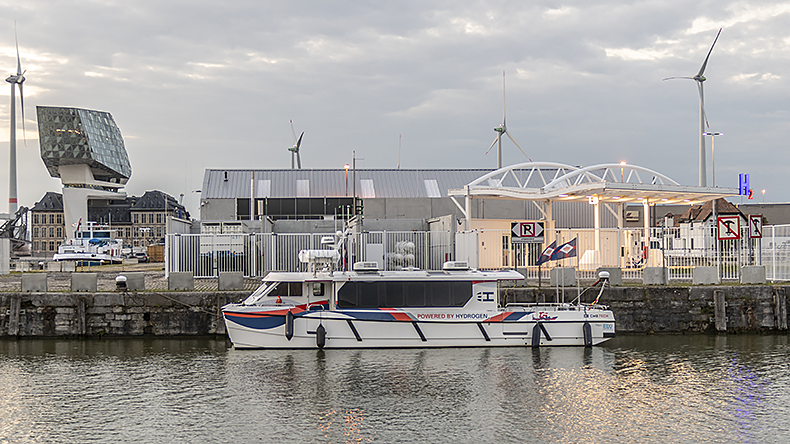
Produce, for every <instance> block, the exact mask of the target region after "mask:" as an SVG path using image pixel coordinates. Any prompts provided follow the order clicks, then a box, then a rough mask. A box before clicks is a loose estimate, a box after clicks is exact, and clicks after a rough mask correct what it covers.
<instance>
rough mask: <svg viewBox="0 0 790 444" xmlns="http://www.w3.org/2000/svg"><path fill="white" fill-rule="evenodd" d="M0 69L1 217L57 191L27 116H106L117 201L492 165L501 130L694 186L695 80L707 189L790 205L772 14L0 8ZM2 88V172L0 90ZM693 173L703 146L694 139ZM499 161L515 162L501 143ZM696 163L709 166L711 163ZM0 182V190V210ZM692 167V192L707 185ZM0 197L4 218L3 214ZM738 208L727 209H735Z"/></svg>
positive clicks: (557, 5) (786, 43)
mask: <svg viewBox="0 0 790 444" xmlns="http://www.w3.org/2000/svg"><path fill="white" fill-rule="evenodd" d="M0 11H2V13H1V14H0V17H2V19H1V20H0V67H2V69H4V70H5V73H6V75H8V74H11V73H13V72H14V71H15V69H16V50H15V48H14V21H15V20H16V22H17V32H18V36H19V50H20V53H21V58H22V68H23V69H26V70H27V72H26V74H25V76H26V78H27V81H26V82H25V85H24V91H25V129H26V139H27V140H26V141H25V142H26V144H25V143H23V142H22V140H21V138H22V132H21V124H20V125H19V128H20V129H19V130H18V136H19V137H20V141H19V143H18V151H19V153H18V157H19V176H20V179H19V202H20V205H26V206H32V205H33V204H34V203H35V202H36V201H37V200H38V199H40V198H41V196H43V194H44V193H45V192H46V191H59V188H60V185H59V181H58V180H56V179H51V178H50V177H49V175H48V174H47V171H46V169H45V168H44V165H43V163H42V161H41V159H40V157H39V147H38V134H37V131H36V130H37V125H36V113H35V107H36V106H37V105H47V106H70V107H80V108H87V109H95V110H101V111H108V112H110V113H112V115H113V117H114V118H115V121H116V122H117V124H118V126H119V127H120V128H121V132H122V133H123V136H124V139H125V142H126V149H127V151H128V153H129V157H130V160H131V162H132V169H133V173H132V177H131V179H130V180H129V183H128V186H127V188H126V191H127V193H129V194H134V195H141V194H142V193H143V192H144V191H145V190H151V189H160V190H163V191H166V192H168V193H170V194H172V195H174V196H178V195H179V194H181V193H184V194H185V200H184V203H185V204H186V205H187V206H188V208H189V209H190V210H192V211H193V214H195V215H197V214H196V212H195V211H194V210H195V208H196V207H197V204H198V199H199V195H198V194H197V193H193V191H194V190H198V189H200V187H201V183H202V178H203V171H204V170H205V169H206V168H288V167H290V154H289V152H288V151H287V149H288V147H289V146H291V145H292V144H293V137H292V135H291V127H290V124H289V120H291V119H292V120H293V124H294V127H295V129H296V132H297V134H299V133H300V132H302V131H304V132H305V135H304V140H303V144H302V150H301V153H302V164H303V167H304V168H342V166H343V165H344V164H345V163H347V162H350V160H351V156H352V154H351V153H352V150H356V155H357V157H358V158H360V159H361V160H358V161H357V166H358V167H359V168H395V167H396V166H397V165H398V140H399V136H401V137H402V148H401V153H400V165H401V168H479V167H491V168H493V167H495V166H496V152H495V150H492V151H491V152H490V153H488V155H486V154H485V151H486V149H487V148H488V146H489V145H490V144H491V142H492V141H493V140H494V136H495V133H494V131H493V128H494V127H495V126H497V125H498V124H499V123H501V120H502V73H503V72H505V73H506V79H507V81H506V83H507V123H508V130H509V132H510V133H511V134H512V136H513V137H514V138H515V139H516V141H518V143H519V145H521V147H522V148H524V150H525V151H526V152H527V153H528V154H529V156H530V157H531V158H532V159H533V160H535V161H555V162H562V163H567V164H572V165H580V166H588V165H593V164H599V163H610V162H620V161H623V160H625V161H627V162H628V163H631V164H636V165H640V166H644V167H647V168H651V169H654V170H657V171H660V172H662V173H664V174H666V175H668V176H670V177H672V178H673V179H675V180H677V181H678V182H680V183H681V184H684V185H696V184H697V170H698V136H697V134H698V132H699V120H698V103H699V95H698V93H697V88H696V85H695V83H694V82H693V81H691V80H673V81H662V79H663V78H665V77H669V76H693V75H694V74H696V73H697V71H698V70H699V69H700V66H701V65H702V62H703V60H704V58H705V55H706V54H707V52H708V49H709V48H710V45H711V44H712V43H713V39H714V38H715V36H716V33H717V32H718V30H719V28H723V31H722V33H721V37H720V38H719V40H718V42H717V44H716V47H715V49H714V50H713V53H712V55H711V57H710V61H709V63H708V66H707V69H706V71H705V77H707V81H706V82H705V102H706V110H707V115H708V120H709V121H710V130H711V131H720V132H723V133H724V136H721V137H717V138H716V142H715V148H716V158H715V160H716V184H717V185H719V186H726V187H737V180H738V173H742V172H746V173H750V174H751V177H752V188H754V189H755V193H756V196H755V198H756V201H760V200H762V195H761V191H762V189H766V193H765V200H766V201H771V202H788V201H790V186H788V185H787V179H786V178H787V176H788V168H787V167H788V165H790V150H788V144H789V143H790V125H789V123H790V113H788V109H789V108H790V74H788V73H790V51H789V49H790V2H788V3H782V2H774V1H749V2H746V1H726V0H725V1H715V2H714V1H699V2H688V1H679V0H675V1H673V0H662V1H643V2H640V1H636V2H624V1H620V0H618V1H576V2H574V1H569V2H549V1H534V2H516V1H487V2H485V1H433V2H426V1H386V2H385V1H378V2H370V1H359V0H358V1H298V0H296V1H289V2H283V1H277V2H275V1H228V2H217V1H202V0H189V1H162V0H159V1H134V2H128V1H112V0H101V1H69V2H52V1H37V0H26V1H24V2H20V1H6V0H0ZM5 85H6V86H5V87H0V94H2V96H3V97H4V98H0V159H2V163H1V164H0V165H6V166H7V159H8V139H9V136H8V131H9V110H10V108H9V107H10V103H9V93H10V85H8V84H5ZM707 149H708V162H709V163H710V158H711V156H710V143H708V148H707ZM503 157H504V164H506V165H507V164H513V163H518V162H522V161H526V158H525V157H524V155H523V154H521V152H520V151H519V150H518V148H516V147H515V146H514V145H513V144H512V143H510V142H509V141H506V142H505V145H504V156H503ZM709 168H710V167H709ZM7 174H8V173H7V168H6V170H2V168H0V196H7V193H8V179H7V177H8V176H7ZM710 180H711V179H710V172H709V173H708V181H709V183H710ZM6 201H7V199H6V197H3V198H2V199H1V200H0V202H1V203H0V212H4V211H6V209H7V203H6ZM737 201H739V199H736V202H737Z"/></svg>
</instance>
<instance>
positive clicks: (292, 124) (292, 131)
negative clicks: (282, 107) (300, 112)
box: [291, 120, 296, 144]
mask: <svg viewBox="0 0 790 444" xmlns="http://www.w3.org/2000/svg"><path fill="white" fill-rule="evenodd" d="M291 134H293V136H294V144H295V143H296V131H294V121H293V120H291Z"/></svg>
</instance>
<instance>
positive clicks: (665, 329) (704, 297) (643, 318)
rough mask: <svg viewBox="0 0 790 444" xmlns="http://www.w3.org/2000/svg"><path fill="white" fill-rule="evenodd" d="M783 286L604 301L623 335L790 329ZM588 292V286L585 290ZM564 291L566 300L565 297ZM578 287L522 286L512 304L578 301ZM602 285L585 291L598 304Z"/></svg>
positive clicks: (616, 295)
mask: <svg viewBox="0 0 790 444" xmlns="http://www.w3.org/2000/svg"><path fill="white" fill-rule="evenodd" d="M788 288H790V287H785V286H777V285H715V286H714V285H710V286H707V285H706V286H676V287H670V286H633V287H610V288H607V289H605V290H604V292H603V295H602V296H601V299H600V300H599V303H600V304H603V305H608V306H609V308H610V309H611V310H612V311H613V312H614V317H615V321H616V327H615V328H616V330H617V332H620V333H713V332H717V331H718V332H730V333H746V332H755V333H756V332H768V331H777V332H779V331H787V297H786V294H787V289H788ZM582 290H583V289H582ZM563 292H564V299H563ZM577 294H578V290H577V289H576V288H568V287H566V288H565V289H559V290H558V289H555V288H543V289H537V288H529V287H517V288H508V289H507V290H505V296H504V297H505V298H506V299H505V301H506V303H514V302H517V303H535V302H555V301H564V302H571V301H573V300H574V299H575V298H576V296H577ZM597 294H598V289H590V290H588V291H587V292H585V293H583V294H582V297H581V299H582V302H583V303H590V302H592V301H593V300H594V299H595V297H596V296H597Z"/></svg>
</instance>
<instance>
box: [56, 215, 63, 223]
mask: <svg viewBox="0 0 790 444" xmlns="http://www.w3.org/2000/svg"><path fill="white" fill-rule="evenodd" d="M55 219H56V220H57V223H59V224H62V223H63V215H62V214H58V216H57V217H56V218H55Z"/></svg>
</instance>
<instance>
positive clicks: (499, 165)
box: [486, 71, 532, 169]
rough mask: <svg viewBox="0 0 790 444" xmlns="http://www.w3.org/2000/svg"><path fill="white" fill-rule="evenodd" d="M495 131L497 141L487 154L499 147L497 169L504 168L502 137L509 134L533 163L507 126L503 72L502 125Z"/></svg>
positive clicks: (492, 144) (503, 74) (495, 140)
mask: <svg viewBox="0 0 790 444" xmlns="http://www.w3.org/2000/svg"><path fill="white" fill-rule="evenodd" d="M494 131H496V133H497V134H496V139H494V141H493V142H492V143H491V146H489V147H488V149H487V150H486V154H488V152H489V151H491V148H493V147H494V145H495V144H496V145H497V150H496V167H497V169H500V168H502V135H503V134H507V136H508V137H509V138H510V140H511V141H513V143H515V144H516V146H517V147H518V149H520V150H521V152H522V153H524V155H525V156H527V159H529V161H530V162H532V159H530V157H529V156H528V155H527V153H526V152H524V150H523V149H521V146H519V144H518V142H516V139H514V138H513V136H511V135H510V133H509V132H507V124H506V119H505V71H502V124H501V125H499V126H498V127H496V128H494Z"/></svg>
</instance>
